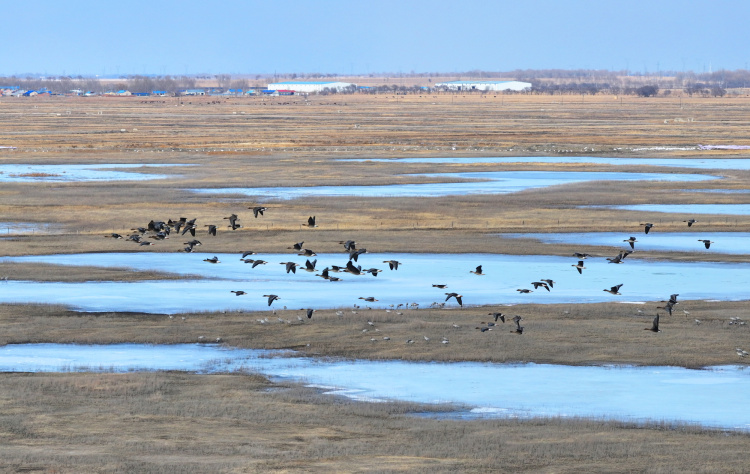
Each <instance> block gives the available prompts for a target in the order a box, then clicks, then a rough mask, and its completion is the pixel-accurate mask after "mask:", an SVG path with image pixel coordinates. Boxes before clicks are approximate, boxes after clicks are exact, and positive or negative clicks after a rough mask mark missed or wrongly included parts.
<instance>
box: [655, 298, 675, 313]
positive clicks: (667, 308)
mask: <svg viewBox="0 0 750 474" xmlns="http://www.w3.org/2000/svg"><path fill="white" fill-rule="evenodd" d="M673 306H674V303H672V302H671V301H667V304H665V305H664V306H657V307H656V309H663V310H664V311H666V312H667V313H669V315H670V316H672V307H673Z"/></svg>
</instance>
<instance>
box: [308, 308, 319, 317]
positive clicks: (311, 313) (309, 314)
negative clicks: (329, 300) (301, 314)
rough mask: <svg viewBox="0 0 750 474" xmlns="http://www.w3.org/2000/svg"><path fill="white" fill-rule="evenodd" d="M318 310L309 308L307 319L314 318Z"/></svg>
mask: <svg viewBox="0 0 750 474" xmlns="http://www.w3.org/2000/svg"><path fill="white" fill-rule="evenodd" d="M315 311H317V310H315V309H308V310H307V319H312V316H313V313H314V312H315Z"/></svg>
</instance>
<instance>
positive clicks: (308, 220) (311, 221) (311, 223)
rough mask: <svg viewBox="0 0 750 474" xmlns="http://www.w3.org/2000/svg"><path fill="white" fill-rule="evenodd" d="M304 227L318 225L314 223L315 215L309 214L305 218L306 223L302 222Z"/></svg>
mask: <svg viewBox="0 0 750 474" xmlns="http://www.w3.org/2000/svg"><path fill="white" fill-rule="evenodd" d="M302 225H303V226H306V227H318V225H317V224H315V216H310V217H308V218H307V224H302Z"/></svg>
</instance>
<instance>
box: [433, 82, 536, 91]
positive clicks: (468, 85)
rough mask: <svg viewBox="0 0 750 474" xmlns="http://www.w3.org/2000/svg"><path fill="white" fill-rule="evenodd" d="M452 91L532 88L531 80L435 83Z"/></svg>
mask: <svg viewBox="0 0 750 474" xmlns="http://www.w3.org/2000/svg"><path fill="white" fill-rule="evenodd" d="M435 87H436V88H440V87H445V88H446V89H448V90H452V91H524V90H528V89H531V83H530V82H521V81H450V82H439V83H437V84H435Z"/></svg>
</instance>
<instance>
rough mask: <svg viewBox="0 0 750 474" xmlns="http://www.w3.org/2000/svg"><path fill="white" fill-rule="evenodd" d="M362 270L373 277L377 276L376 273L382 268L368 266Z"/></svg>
mask: <svg viewBox="0 0 750 474" xmlns="http://www.w3.org/2000/svg"><path fill="white" fill-rule="evenodd" d="M363 271H364V272H366V273H369V274H371V275H372V276H374V277H377V276H378V273H380V272H382V271H383V270H380V269H378V268H368V269H367V270H363Z"/></svg>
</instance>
